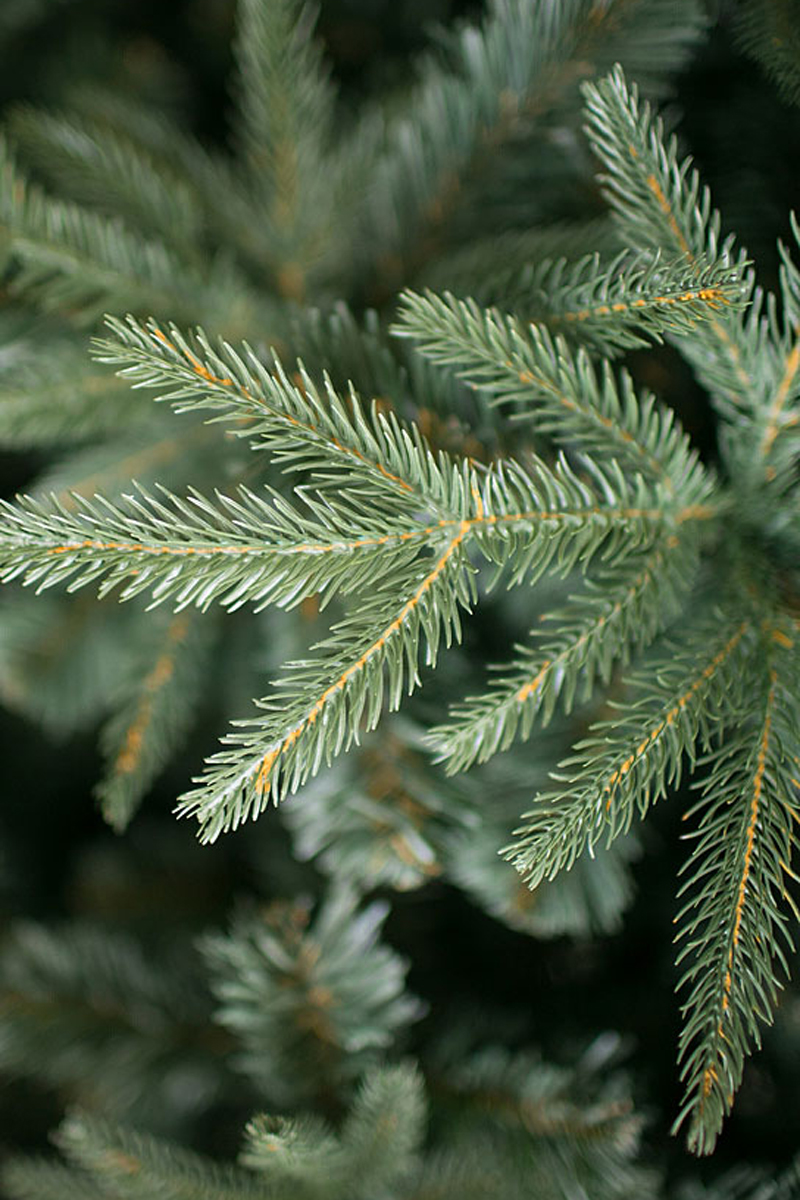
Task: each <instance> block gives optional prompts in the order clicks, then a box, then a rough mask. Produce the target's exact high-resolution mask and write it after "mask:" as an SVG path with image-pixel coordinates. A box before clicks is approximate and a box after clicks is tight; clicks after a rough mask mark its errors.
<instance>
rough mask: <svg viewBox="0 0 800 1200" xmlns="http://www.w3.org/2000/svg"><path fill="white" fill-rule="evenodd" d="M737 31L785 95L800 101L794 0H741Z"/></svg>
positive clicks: (798, 39)
mask: <svg viewBox="0 0 800 1200" xmlns="http://www.w3.org/2000/svg"><path fill="white" fill-rule="evenodd" d="M736 20H737V24H738V28H737V32H738V35H739V39H740V41H741V43H742V46H743V47H744V48H745V50H747V52H748V53H749V54H751V55H752V56H753V57H754V58H757V59H758V60H759V61H760V63H761V64H762V66H763V67H764V68H765V70H766V71H767V72H768V74H769V75H771V76H772V78H773V79H774V80H775V82H776V83H777V84H778V86H779V88H780V89H781V91H782V92H783V94H784V96H785V97H786V98H787V99H788V100H793V101H794V102H795V103H797V102H798V101H800V30H798V24H797V5H796V4H795V3H794V2H793V0H763V2H759V3H754V0H739V4H738V6H737V10H736Z"/></svg>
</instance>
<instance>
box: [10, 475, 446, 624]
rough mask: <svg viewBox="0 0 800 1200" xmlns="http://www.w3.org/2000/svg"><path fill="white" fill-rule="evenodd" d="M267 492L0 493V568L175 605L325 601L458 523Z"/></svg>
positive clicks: (41, 582) (42, 584)
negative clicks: (421, 521) (118, 496)
mask: <svg viewBox="0 0 800 1200" xmlns="http://www.w3.org/2000/svg"><path fill="white" fill-rule="evenodd" d="M265 491H266V495H265V496H264V497H262V496H257V495H256V494H254V493H252V492H249V491H247V490H246V489H241V490H240V492H239V495H238V497H237V498H233V497H229V496H223V495H221V494H218V495H217V497H216V500H217V503H216V504H212V502H211V501H210V500H208V499H207V498H206V497H204V496H201V495H200V494H199V493H196V492H194V493H190V495H189V496H188V497H187V498H186V499H180V498H179V497H177V496H173V495H172V494H171V493H169V492H167V491H166V489H161V494H162V497H163V498H162V499H158V498H156V497H155V496H153V495H151V494H150V493H148V492H147V491H145V490H144V489H143V488H140V489H139V490H138V495H136V496H128V497H126V498H124V499H123V500H122V501H120V502H117V503H114V502H112V501H110V500H107V499H105V498H104V497H102V496H96V497H95V498H94V499H92V500H89V499H86V498H85V497H81V496H78V495H74V496H73V497H72V503H71V504H70V505H69V506H67V505H66V504H64V503H63V502H62V501H60V500H59V499H57V498H50V499H49V500H48V499H34V498H32V497H21V498H19V499H18V501H17V503H16V504H10V503H9V502H8V501H0V512H2V513H3V515H4V517H5V521H6V525H5V529H4V530H3V531H2V533H1V534H0V578H1V579H2V580H3V581H5V582H8V581H10V580H11V579H15V578H22V580H23V582H24V583H25V584H27V585H33V584H36V585H38V588H39V590H42V589H43V588H48V587H53V586H63V585H67V587H68V590H70V591H76V590H77V589H79V588H81V587H85V586H87V585H88V584H93V583H99V587H98V593H99V595H100V596H105V595H107V594H108V593H109V592H111V591H112V590H113V589H114V588H116V587H117V586H118V585H120V584H123V585H124V586H123V587H122V589H121V591H120V594H119V598H120V599H122V600H129V599H131V598H132V597H133V596H137V595H139V594H141V593H142V592H152V595H153V606H155V605H157V604H161V603H164V602H165V601H169V602H170V603H171V604H172V606H173V607H174V608H175V610H176V611H180V610H181V609H182V608H185V607H187V606H188V605H196V606H197V607H199V608H207V607H208V606H209V605H210V604H212V603H220V604H222V605H223V606H225V607H227V608H228V609H235V608H238V607H240V606H241V605H242V604H245V603H252V604H255V605H256V606H258V607H264V606H265V605H266V604H278V605H281V606H283V607H291V606H295V605H297V604H299V603H300V602H301V601H302V600H303V599H305V598H306V597H308V596H311V595H315V594H317V593H318V592H322V597H323V601H324V602H327V601H328V600H329V599H330V598H331V597H332V596H333V595H334V594H335V593H336V592H338V591H342V592H344V593H345V594H347V593H349V592H352V591H354V590H358V589H360V588H364V587H366V586H367V585H368V583H372V584H375V583H378V582H379V581H380V580H381V579H382V578H383V577H384V576H386V575H387V574H388V575H391V573H392V572H393V571H396V570H397V569H398V568H399V567H402V565H403V564H407V563H408V562H409V560H412V559H414V558H416V557H417V555H418V554H419V551H420V549H424V548H425V547H426V545H430V544H435V543H437V542H439V541H441V539H442V536H443V534H444V535H446V534H447V532H448V530H449V529H453V530H457V529H458V526H459V523H458V522H456V521H451V522H437V523H435V524H432V525H424V526H420V525H417V526H416V527H414V526H413V525H412V526H411V527H410V528H409V526H408V524H407V523H406V522H400V521H398V520H397V519H395V520H392V519H391V517H388V518H387V517H384V516H383V514H375V515H374V516H373V519H372V520H370V517H369V514H368V513H367V512H366V511H365V510H364V507H363V506H360V505H358V504H356V505H350V506H348V505H347V504H346V503H344V502H343V501H336V502H335V501H333V500H328V499H326V498H325V497H322V498H320V497H316V498H315V497H314V496H313V495H312V494H310V493H306V494H305V497H304V498H305V500H306V505H305V508H306V510H307V511H303V510H302V509H300V508H299V507H295V506H292V505H290V504H289V503H288V501H286V500H285V499H284V498H283V497H281V496H280V495H279V494H278V493H271V492H270V491H269V490H268V489H265Z"/></svg>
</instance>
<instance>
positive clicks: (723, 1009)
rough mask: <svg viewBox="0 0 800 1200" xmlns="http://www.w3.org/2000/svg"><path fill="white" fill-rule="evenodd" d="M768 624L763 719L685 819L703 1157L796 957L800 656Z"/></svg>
mask: <svg viewBox="0 0 800 1200" xmlns="http://www.w3.org/2000/svg"><path fill="white" fill-rule="evenodd" d="M765 626H766V628H765V633H764V637H765V639H766V643H767V644H766V647H765V649H764V656H765V660H766V661H765V662H764V664H763V668H762V671H761V672H760V674H761V678H760V679H756V678H751V679H750V680H749V686H750V688H751V690H752V691H753V692H754V693H755V694H757V695H759V697H760V698H759V703H758V706H757V709H756V711H757V713H758V716H757V718H756V712H754V713H753V718H754V719H752V720H750V721H747V722H745V723H744V724H742V725H739V726H738V728H737V729H736V730H735V731H734V732H733V733H732V735H731V736H730V737H729V739H728V740H727V742H726V744H725V745H724V746H723V747H720V748H719V749H718V750H715V751H714V752H713V753H712V754H711V755H710V756H709V759H708V761H709V762H710V765H711V770H710V772H709V775H708V777H707V778H706V780H705V781H704V785H703V793H704V794H703V799H702V800H701V801H700V802H699V803H698V804H697V805H696V806H695V807H694V808H693V809H692V810H691V812H690V813H687V814H686V817H687V819H688V818H689V817H698V816H699V818H700V823H699V827H698V829H697V831H696V832H695V833H693V834H692V835H691V836H692V838H693V840H694V842H695V846H694V849H693V851H692V855H691V858H690V859H689V861H688V863H687V864H686V867H685V871H686V872H688V878H687V880H686V882H685V883H684V884H683V887H682V888H681V895H682V896H683V897H686V900H685V903H684V906H683V908H682V909H681V912H680V913H679V915H678V917H677V918H676V920H677V921H678V923H679V932H678V940H679V941H680V942H681V943H682V947H681V950H680V953H679V955H678V962H679V963H683V964H687V963H688V965H687V967H686V970H685V972H684V975H683V977H682V979H681V987H682V988H683V989H686V990H688V992H689V995H688V997H687V999H686V1001H685V1003H684V1005H683V1013H684V1018H685V1023H684V1027H683V1029H682V1032H681V1037H680V1060H681V1062H682V1065H683V1069H682V1079H683V1080H684V1082H685V1084H686V1097H685V1102H684V1107H683V1108H682V1110H681V1113H680V1115H679V1117H678V1119H677V1121H676V1123H675V1127H676V1128H677V1127H678V1126H680V1125H681V1124H683V1122H684V1121H687V1120H688V1121H689V1123H690V1130H689V1145H690V1147H692V1148H693V1149H695V1150H696V1151H697V1152H698V1153H700V1154H708V1153H710V1152H711V1150H712V1149H713V1147H714V1144H715V1142H716V1139H717V1136H718V1134H719V1131H720V1129H721V1127H722V1122H723V1119H724V1117H725V1115H726V1114H727V1113H728V1112H729V1111H730V1108H731V1106H732V1103H733V1094H734V1092H735V1091H736V1089H737V1088H738V1086H739V1084H740V1082H741V1078H742V1072H743V1069H744V1060H745V1058H746V1056H747V1054H748V1053H749V1051H750V1049H751V1047H752V1045H753V1044H755V1045H759V1044H760V1030H759V1024H760V1023H761V1022H766V1023H770V1022H771V1020H772V1010H773V1008H774V1006H775V1002H776V997H777V991H778V988H779V987H780V980H779V975H780V976H783V977H784V978H785V976H786V974H787V973H788V964H787V957H786V956H787V953H789V952H791V951H792V949H793V944H792V938H791V933H790V931H789V921H790V918H791V917H793V916H794V915H796V912H797V909H796V906H794V905H793V904H792V903H791V902H790V901H789V898H788V897H787V894H786V877H787V875H788V876H790V877H792V878H793V872H792V871H791V868H790V866H789V864H790V859H791V853H792V849H793V847H794V845H795V844H796V841H797V837H796V826H795V822H796V821H797V820H798V819H800V795H799V794H798V789H797V783H796V781H795V779H794V778H793V765H794V760H795V758H796V756H797V754H798V753H799V752H800V725H798V721H797V714H796V705H795V703H794V700H793V697H792V687H793V681H794V680H795V679H796V678H797V671H798V655H797V651H796V648H795V646H794V644H793V641H792V640H791V639H789V638H788V637H787V636H786V635H785V634H784V633H783V632H782V631H781V630H780V628H778V627H777V626H770V625H769V623H768V622H765ZM754 665H755V664H754ZM754 708H756V706H754Z"/></svg>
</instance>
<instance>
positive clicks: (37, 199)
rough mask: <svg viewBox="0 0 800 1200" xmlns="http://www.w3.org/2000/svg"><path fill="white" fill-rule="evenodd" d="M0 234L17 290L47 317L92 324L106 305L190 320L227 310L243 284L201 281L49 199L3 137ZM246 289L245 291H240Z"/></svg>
mask: <svg viewBox="0 0 800 1200" xmlns="http://www.w3.org/2000/svg"><path fill="white" fill-rule="evenodd" d="M0 185H1V186H0V197H2V202H0V229H1V230H2V231H3V232H4V234H5V239H6V241H7V245H8V253H9V255H10V257H11V258H12V260H13V261H14V262H15V263H16V264H17V266H16V271H15V274H14V277H13V280H14V282H13V286H14V289H15V290H16V291H17V292H19V293H22V294H24V295H25V296H26V297H30V298H31V299H32V300H34V301H35V302H36V303H37V304H39V305H40V306H41V307H42V308H43V309H45V310H46V311H53V310H57V311H59V312H62V313H63V312H66V313H69V314H70V317H71V319H72V320H73V321H75V322H78V323H79V324H84V325H86V324H91V323H93V322H94V321H96V320H97V318H98V317H99V316H100V315H101V314H102V313H103V312H104V311H105V310H106V309H107V308H109V307H112V308H131V309H136V310H139V311H142V310H143V311H146V312H147V311H149V312H162V313H163V312H171V313H173V314H175V315H176V316H178V317H180V316H181V314H183V319H185V320H192V319H195V318H196V317H198V316H202V315H203V314H209V313H213V314H217V313H220V314H221V313H222V312H224V310H225V308H226V307H227V305H228V301H227V299H226V297H227V296H228V295H231V305H232V307H236V303H238V302H239V300H240V297H237V300H236V301H234V300H233V296H232V293H233V291H234V289H238V290H239V291H240V292H241V291H242V290H243V289H242V288H241V281H237V280H236V278H235V277H234V276H232V275H231V272H230V269H229V268H228V267H225V268H224V269H220V268H219V267H218V268H217V269H216V271H215V272H213V271H212V274H211V275H210V277H208V278H205V277H203V276H201V275H199V274H198V273H197V271H196V270H194V269H192V268H191V267H189V266H187V265H186V264H185V263H182V262H181V261H180V260H179V259H177V258H176V257H175V256H174V255H173V254H172V252H171V251H170V250H168V248H167V247H166V246H165V245H164V244H162V243H159V242H156V241H153V240H152V239H148V238H144V237H142V236H140V235H139V234H137V233H134V232H132V231H131V230H128V229H126V228H125V226H124V225H123V224H122V223H121V222H120V221H118V220H116V221H115V220H109V219H107V218H106V217H103V216H101V215H100V214H98V213H95V212H92V211H90V210H89V209H83V208H80V207H79V206H77V205H75V204H67V203H64V202H62V201H58V200H51V199H50V198H48V197H47V196H45V195H44V193H43V192H42V191H41V190H40V189H39V188H37V187H35V186H33V185H29V184H27V183H26V181H25V180H24V179H23V177H22V176H21V175H20V173H19V172H18V170H17V167H16V164H15V163H14V160H13V158H12V157H11V154H10V152H9V150H8V147H7V144H6V141H5V139H4V138H3V139H0ZM244 290H245V291H246V289H244Z"/></svg>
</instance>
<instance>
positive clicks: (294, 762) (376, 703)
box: [178, 521, 472, 842]
mask: <svg viewBox="0 0 800 1200" xmlns="http://www.w3.org/2000/svg"><path fill="white" fill-rule="evenodd" d="M468 529H469V526H468V523H467V522H466V521H465V522H463V523H462V527H460V528H459V529H458V531H457V532H456V533H455V535H454V536H452V537H451V538H450V540H449V541H448V542H447V543H446V544H445V545H444V549H443V550H442V551H441V553H439V555H438V557H436V558H435V559H434V560H433V562H432V565H430V566H429V567H427V568H423V569H420V567H419V566H417V567H416V569H414V570H413V571H411V572H409V571H408V570H406V572H405V577H401V576H398V577H396V578H395V579H393V580H392V588H391V590H390V591H388V592H386V591H382V592H377V593H376V594H374V595H372V596H371V597H370V598H369V599H365V601H364V603H363V604H362V606H361V608H360V609H359V612H358V614H357V616H353V617H350V618H347V619H345V620H344V621H342V622H339V623H338V624H337V625H335V626H334V628H333V631H332V634H331V636H330V637H329V638H328V639H327V640H326V641H325V642H323V643H322V644H321V646H320V647H319V649H321V650H323V652H324V657H322V658H321V659H317V660H310V661H309V660H304V661H300V662H297V663H294V664H291V671H292V673H291V674H290V675H287V677H286V679H285V681H284V682H283V683H281V684H279V685H278V687H279V692H278V695H277V697H271V698H270V699H268V700H261V701H259V702H258V703H259V707H260V708H262V709H264V710H265V714H266V715H265V716H263V717H256V718H250V719H248V720H247V721H241V722H238V724H240V725H241V726H243V727H244V729H245V730H246V732H242V733H230V734H227V735H226V737H225V738H224V739H223V742H224V743H227V744H228V745H230V746H231V747H232V748H231V749H225V750H222V751H220V752H219V753H217V754H215V755H214V756H212V758H211V759H209V763H208V767H207V770H206V773H205V775H204V776H202V777H201V778H199V779H198V780H197V781H196V782H197V783H198V784H199V786H198V787H197V788H196V789H195V790H194V791H192V792H189V793H187V794H186V795H185V796H183V797H182V798H181V801H180V804H179V809H178V811H179V812H180V813H181V815H190V816H195V817H196V818H197V820H198V821H199V823H200V837H201V840H202V841H205V842H208V841H214V840H215V839H216V838H217V837H218V836H219V834H220V833H222V832H225V831H227V830H229V829H236V828H238V826H239V825H241V824H242V823H243V822H244V821H246V820H247V819H248V818H255V817H256V816H258V815H259V813H260V812H262V811H263V809H264V808H265V807H266V805H267V804H268V803H269V800H270V798H272V800H273V801H274V802H276V803H277V802H278V801H279V800H280V799H281V798H282V796H283V795H285V794H286V792H288V791H294V790H296V789H297V788H298V787H299V786H300V785H301V784H302V783H304V782H305V781H306V780H307V779H308V778H309V777H310V776H312V775H315V774H316V772H317V771H318V770H319V768H320V766H321V765H322V762H323V761H324V760H325V759H327V760H328V761H330V759H331V758H332V757H333V756H334V755H335V754H338V753H340V752H341V751H342V750H344V749H347V748H348V747H349V746H350V745H351V743H352V742H353V741H354V740H357V738H358V735H359V730H360V729H361V728H362V727H363V728H364V729H366V730H368V729H372V728H374V727H375V725H376V724H377V722H378V719H379V717H380V713H381V709H382V708H383V705H384V696H385V693H388V704H389V708H390V710H393V709H396V708H397V707H398V705H399V703H400V699H401V696H402V693H403V690H404V688H406V689H407V690H408V691H409V692H411V691H413V689H414V687H415V686H416V685H417V684H418V682H419V677H418V674H417V659H418V656H419V652H420V642H421V640H422V638H423V637H424V638H425V641H426V643H427V651H426V661H427V663H428V664H429V665H431V666H432V665H434V664H435V662H436V658H437V655H438V648H439V644H440V641H441V640H442V639H443V640H444V641H445V643H446V644H447V645H449V644H450V642H451V641H452V639H453V637H458V636H459V634H460V627H459V618H458V608H459V606H460V607H464V608H467V609H468V608H469V607H470V604H471V601H472V587H471V584H470V575H469V573H468V570H467V563H466V560H465V559H464V556H463V550H462V542H463V541H464V538H465V537H466V534H467V532H468Z"/></svg>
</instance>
